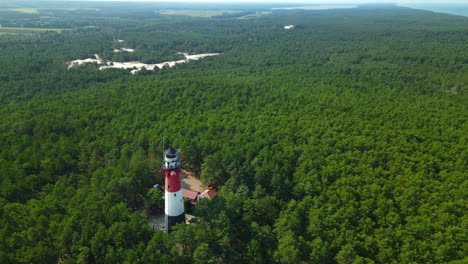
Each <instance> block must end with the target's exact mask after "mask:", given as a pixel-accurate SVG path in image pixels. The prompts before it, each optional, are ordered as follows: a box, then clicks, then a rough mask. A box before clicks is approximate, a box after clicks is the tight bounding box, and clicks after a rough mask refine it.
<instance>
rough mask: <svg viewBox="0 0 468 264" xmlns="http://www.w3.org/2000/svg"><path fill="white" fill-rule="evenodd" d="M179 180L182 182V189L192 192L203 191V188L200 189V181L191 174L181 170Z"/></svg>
mask: <svg viewBox="0 0 468 264" xmlns="http://www.w3.org/2000/svg"><path fill="white" fill-rule="evenodd" d="M180 178H181V181H182V188H185V189H190V190H194V191H197V192H203V191H204V190H205V188H203V187H202V183H201V181H200V179H199V178H198V177H196V176H195V174H193V173H192V172H189V171H186V170H182V174H181V175H180Z"/></svg>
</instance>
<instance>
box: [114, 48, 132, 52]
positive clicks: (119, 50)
mask: <svg viewBox="0 0 468 264" xmlns="http://www.w3.org/2000/svg"><path fill="white" fill-rule="evenodd" d="M122 51H125V52H135V50H134V49H127V48H121V49H114V52H116V53H117V52H122Z"/></svg>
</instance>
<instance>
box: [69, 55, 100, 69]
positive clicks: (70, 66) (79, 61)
mask: <svg viewBox="0 0 468 264" xmlns="http://www.w3.org/2000/svg"><path fill="white" fill-rule="evenodd" d="M94 57H95V59H92V58H88V59H84V60H74V61H71V62H70V63H69V64H68V69H70V68H72V67H76V66H80V65H82V64H85V63H94V62H95V63H97V64H102V60H101V58H100V57H99V55H98V54H94Z"/></svg>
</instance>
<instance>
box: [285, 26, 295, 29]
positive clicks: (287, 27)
mask: <svg viewBox="0 0 468 264" xmlns="http://www.w3.org/2000/svg"><path fill="white" fill-rule="evenodd" d="M293 28H294V25H289V26H284V29H293Z"/></svg>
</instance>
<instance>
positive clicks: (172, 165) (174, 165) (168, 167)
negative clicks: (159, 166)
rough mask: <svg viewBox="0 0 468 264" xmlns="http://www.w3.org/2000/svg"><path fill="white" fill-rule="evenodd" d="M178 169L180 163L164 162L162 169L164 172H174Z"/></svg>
mask: <svg viewBox="0 0 468 264" xmlns="http://www.w3.org/2000/svg"><path fill="white" fill-rule="evenodd" d="M178 168H180V162H179V161H174V162H164V169H166V170H175V169H178Z"/></svg>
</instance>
